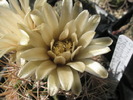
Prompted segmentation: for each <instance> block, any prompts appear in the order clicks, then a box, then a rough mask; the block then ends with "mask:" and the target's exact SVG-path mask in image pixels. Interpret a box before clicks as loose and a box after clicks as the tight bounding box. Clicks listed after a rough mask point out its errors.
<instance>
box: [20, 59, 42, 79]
mask: <svg viewBox="0 0 133 100" xmlns="http://www.w3.org/2000/svg"><path fill="white" fill-rule="evenodd" d="M40 63H41V62H38V61H30V62H28V63H26V64H25V65H24V66H22V67H21V69H20V70H19V73H18V76H19V77H21V78H26V77H28V76H30V75H31V74H33V73H34V72H35V70H36V68H37V67H38V66H39V64H40Z"/></svg>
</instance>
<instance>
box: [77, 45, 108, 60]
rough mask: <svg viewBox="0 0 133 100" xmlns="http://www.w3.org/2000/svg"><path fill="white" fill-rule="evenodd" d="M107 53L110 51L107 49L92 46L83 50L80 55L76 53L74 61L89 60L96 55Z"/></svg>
mask: <svg viewBox="0 0 133 100" xmlns="http://www.w3.org/2000/svg"><path fill="white" fill-rule="evenodd" d="M109 51H110V48H109V47H103V46H96V45H93V46H89V47H87V48H85V49H84V50H82V51H81V52H80V53H78V55H77V56H76V59H83V58H91V57H94V56H97V55H101V54H105V53H108V52H109Z"/></svg>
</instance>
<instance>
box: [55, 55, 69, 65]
mask: <svg viewBox="0 0 133 100" xmlns="http://www.w3.org/2000/svg"><path fill="white" fill-rule="evenodd" d="M54 63H56V64H65V63H66V59H65V58H64V57H63V56H56V57H55V58H54Z"/></svg>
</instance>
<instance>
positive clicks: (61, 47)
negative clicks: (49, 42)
mask: <svg viewBox="0 0 133 100" xmlns="http://www.w3.org/2000/svg"><path fill="white" fill-rule="evenodd" d="M72 46H73V45H72V41H71V40H63V41H56V42H55V43H54V45H53V48H52V51H53V52H54V53H55V54H56V55H57V56H60V55H61V54H62V53H63V52H66V51H70V52H72Z"/></svg>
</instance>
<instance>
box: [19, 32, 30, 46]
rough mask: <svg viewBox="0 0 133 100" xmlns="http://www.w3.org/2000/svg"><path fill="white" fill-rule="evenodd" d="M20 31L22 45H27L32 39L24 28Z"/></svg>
mask: <svg viewBox="0 0 133 100" xmlns="http://www.w3.org/2000/svg"><path fill="white" fill-rule="evenodd" d="M20 32H21V33H22V34H20V35H21V40H20V45H27V44H28V42H29V40H30V39H29V36H28V34H27V33H26V32H25V31H23V30H20Z"/></svg>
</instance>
